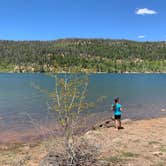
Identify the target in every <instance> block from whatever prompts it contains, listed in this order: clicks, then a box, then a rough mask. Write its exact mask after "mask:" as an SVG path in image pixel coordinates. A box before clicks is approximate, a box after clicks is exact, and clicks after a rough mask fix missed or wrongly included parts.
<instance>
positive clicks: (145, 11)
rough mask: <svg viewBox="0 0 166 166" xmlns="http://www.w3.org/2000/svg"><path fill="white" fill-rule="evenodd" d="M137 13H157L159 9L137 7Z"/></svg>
mask: <svg viewBox="0 0 166 166" xmlns="http://www.w3.org/2000/svg"><path fill="white" fill-rule="evenodd" d="M135 13H136V14H137V15H154V14H157V11H155V10H150V9H148V8H142V9H136V11H135Z"/></svg>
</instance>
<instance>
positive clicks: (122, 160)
mask: <svg viewBox="0 0 166 166" xmlns="http://www.w3.org/2000/svg"><path fill="white" fill-rule="evenodd" d="M123 127H124V129H122V130H119V131H116V130H115V129H114V127H108V128H107V127H102V128H98V129H96V130H90V131H88V132H86V133H85V134H84V135H83V136H81V137H83V138H85V139H86V140H88V142H89V143H91V144H93V145H95V146H97V147H98V150H99V152H100V153H99V154H100V155H99V159H101V160H104V161H106V162H107V163H109V165H115V166H116V165H118V166H119V165H123V166H125V165H126V166H128V165H130V166H132V165H133V166H140V165H141V166H165V165H166V117H164V118H157V119H150V120H139V121H128V122H126V123H124V124H123ZM55 142H56V141H55ZM49 147H51V141H44V142H40V143H34V144H33V143H31V144H24V145H20V144H11V145H2V146H1V150H0V166H11V165H14V164H15V163H17V165H18V163H20V165H22V166H24V165H25V166H38V163H39V161H40V160H41V159H42V158H43V157H44V156H45V155H46V153H47V150H46V149H47V148H49Z"/></svg>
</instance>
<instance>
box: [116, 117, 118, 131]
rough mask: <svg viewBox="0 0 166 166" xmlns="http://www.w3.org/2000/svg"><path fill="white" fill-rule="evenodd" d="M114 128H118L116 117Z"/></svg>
mask: <svg viewBox="0 0 166 166" xmlns="http://www.w3.org/2000/svg"><path fill="white" fill-rule="evenodd" d="M115 128H116V129H118V119H115Z"/></svg>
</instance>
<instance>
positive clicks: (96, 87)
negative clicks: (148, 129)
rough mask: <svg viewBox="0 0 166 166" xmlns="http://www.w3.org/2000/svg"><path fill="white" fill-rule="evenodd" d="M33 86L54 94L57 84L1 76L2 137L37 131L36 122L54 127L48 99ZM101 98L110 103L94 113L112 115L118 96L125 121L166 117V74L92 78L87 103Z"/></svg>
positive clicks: (40, 78)
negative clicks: (34, 123)
mask: <svg viewBox="0 0 166 166" xmlns="http://www.w3.org/2000/svg"><path fill="white" fill-rule="evenodd" d="M32 83H36V84H39V85H40V86H41V87H43V88H46V89H48V90H51V89H53V87H54V83H55V82H54V79H53V78H52V77H50V76H48V75H44V74H5V73H4V74H0V132H1V134H0V135H1V136H4V137H5V135H4V133H8V135H10V136H11V137H12V135H14V133H25V132H26V133H28V131H29V130H31V129H32V128H34V126H33V125H32V123H31V121H32V119H35V120H37V122H38V123H39V124H41V125H45V126H46V125H48V124H49V123H53V120H54V119H53V118H52V115H51V116H50V114H48V109H47V105H46V102H47V100H48V98H47V96H46V95H45V94H42V93H41V92H39V91H38V90H36V89H34V88H33V86H32V85H31V84H32ZM100 96H107V99H106V100H105V101H104V102H103V103H102V104H100V105H98V106H97V107H96V108H95V109H93V110H89V111H90V112H92V113H95V112H109V111H110V105H111V104H112V102H113V99H114V97H117V96H118V97H120V99H121V102H122V105H123V107H124V114H123V118H132V119H142V118H151V117H158V116H165V115H166V113H165V112H162V111H161V109H166V102H165V100H166V74H91V75H90V76H89V91H88V97H87V100H89V101H94V100H95V99H97V98H98V97H100ZM110 114H111V111H110ZM29 117H31V118H32V119H31V120H30V118H29ZM0 142H1V141H0Z"/></svg>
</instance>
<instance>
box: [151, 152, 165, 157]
mask: <svg viewBox="0 0 166 166" xmlns="http://www.w3.org/2000/svg"><path fill="white" fill-rule="evenodd" d="M153 155H154V156H157V157H159V156H162V155H163V153H161V152H160V151H157V152H153Z"/></svg>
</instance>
